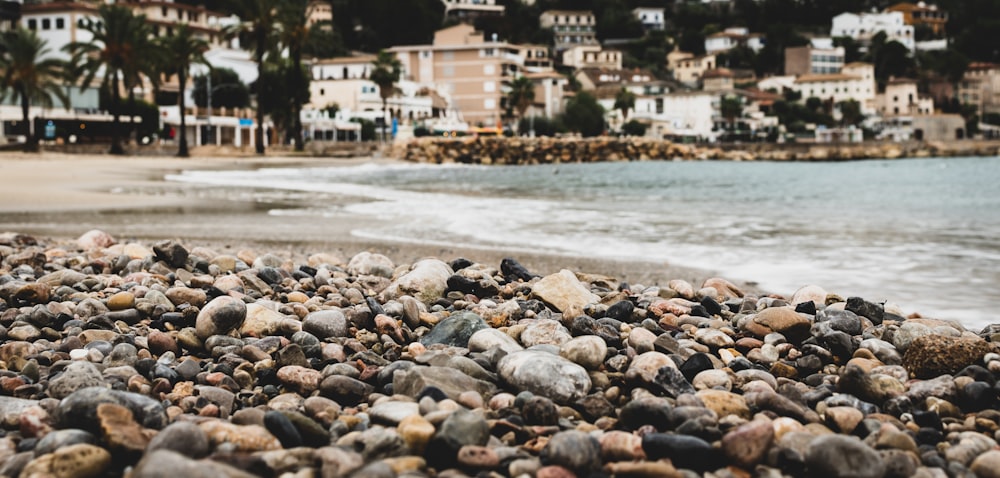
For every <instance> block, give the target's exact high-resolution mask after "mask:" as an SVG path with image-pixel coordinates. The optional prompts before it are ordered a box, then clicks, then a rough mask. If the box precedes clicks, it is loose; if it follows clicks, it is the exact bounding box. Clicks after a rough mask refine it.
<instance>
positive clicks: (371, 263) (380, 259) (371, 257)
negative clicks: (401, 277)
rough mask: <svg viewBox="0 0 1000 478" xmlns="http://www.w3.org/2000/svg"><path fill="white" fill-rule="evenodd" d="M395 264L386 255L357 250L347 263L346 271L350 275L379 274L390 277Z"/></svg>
mask: <svg viewBox="0 0 1000 478" xmlns="http://www.w3.org/2000/svg"><path fill="white" fill-rule="evenodd" d="M395 268H396V266H395V265H394V264H393V263H392V261H391V260H389V258H388V257H386V256H383V255H382V254H372V253H371V252H367V251H366V252H359V253H358V254H356V255H355V256H354V257H352V258H351V261H350V262H348V263H347V272H348V273H349V274H351V275H352V276H359V275H361V276H369V275H372V276H380V277H386V278H390V277H392V271H393V270H394V269H395Z"/></svg>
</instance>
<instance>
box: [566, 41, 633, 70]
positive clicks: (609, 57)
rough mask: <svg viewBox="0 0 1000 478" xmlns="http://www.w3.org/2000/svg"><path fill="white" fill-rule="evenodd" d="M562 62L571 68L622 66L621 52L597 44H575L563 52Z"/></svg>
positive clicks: (617, 67)
mask: <svg viewBox="0 0 1000 478" xmlns="http://www.w3.org/2000/svg"><path fill="white" fill-rule="evenodd" d="M562 64H563V65H564V66H570V67H573V68H608V69H612V70H620V69H621V68H622V52H620V51H618V50H605V49H603V48H601V47H600V46H599V45H577V46H574V47H571V48H569V49H567V50H566V51H564V52H563V55H562Z"/></svg>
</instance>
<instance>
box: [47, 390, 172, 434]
mask: <svg viewBox="0 0 1000 478" xmlns="http://www.w3.org/2000/svg"><path fill="white" fill-rule="evenodd" d="M102 403H111V404H115V405H121V406H123V407H125V408H127V409H129V411H130V412H132V416H133V417H135V421H136V422H138V423H139V424H141V425H142V426H143V427H146V428H154V429H157V430H159V429H161V428H163V427H164V426H166V424H167V413H166V411H165V410H164V409H163V405H162V404H160V402H158V401H156V400H153V399H152V398H149V397H147V396H145V395H140V394H138V393H132V392H124V391H121V390H110V389H107V388H102V387H88V388H82V389H80V390H77V391H75V392H73V393H71V394H70V395H69V396H68V397H66V398H64V399H62V401H61V402H59V407H58V408H57V410H56V417H57V419H58V423H59V428H79V429H81V430H87V431H90V432H93V433H100V419H99V417H98V415H97V407H98V406H99V405H101V404H102Z"/></svg>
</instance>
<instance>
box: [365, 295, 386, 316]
mask: <svg viewBox="0 0 1000 478" xmlns="http://www.w3.org/2000/svg"><path fill="white" fill-rule="evenodd" d="M365 302H366V303H367V304H368V310H370V311H372V317H375V316H376V315H385V309H383V308H382V304H379V303H378V301H377V300H375V298H374V297H365Z"/></svg>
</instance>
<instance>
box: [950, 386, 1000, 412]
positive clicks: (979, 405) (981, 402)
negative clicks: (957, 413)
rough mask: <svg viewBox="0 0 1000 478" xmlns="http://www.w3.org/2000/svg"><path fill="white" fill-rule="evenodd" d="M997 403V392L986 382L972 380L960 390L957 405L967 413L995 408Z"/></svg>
mask: <svg viewBox="0 0 1000 478" xmlns="http://www.w3.org/2000/svg"><path fill="white" fill-rule="evenodd" d="M996 403H997V392H996V390H994V389H993V387H992V386H991V385H990V384H988V383H986V382H972V383H969V384H966V385H965V386H964V387H962V388H961V389H959V391H958V403H957V405H958V406H959V408H961V409H962V411H963V412H966V413H969V412H978V411H980V410H986V409H989V408H993V407H994V406H996Z"/></svg>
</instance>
